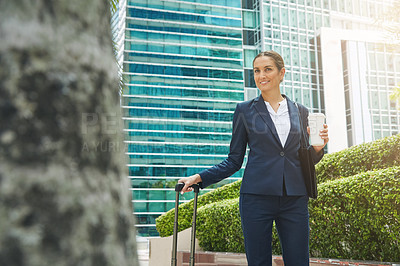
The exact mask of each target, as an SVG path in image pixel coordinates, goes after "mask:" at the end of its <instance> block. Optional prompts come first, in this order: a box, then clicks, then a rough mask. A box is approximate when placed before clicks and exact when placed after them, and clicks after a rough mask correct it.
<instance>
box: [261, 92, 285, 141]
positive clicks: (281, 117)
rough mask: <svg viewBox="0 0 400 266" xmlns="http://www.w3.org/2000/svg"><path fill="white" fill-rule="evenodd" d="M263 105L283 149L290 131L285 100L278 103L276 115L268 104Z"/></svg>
mask: <svg viewBox="0 0 400 266" xmlns="http://www.w3.org/2000/svg"><path fill="white" fill-rule="evenodd" d="M265 105H266V106H267V109H268V112H269V115H270V116H271V119H272V121H273V122H274V125H275V128H276V132H277V133H278V136H279V139H280V141H281V143H282V147H284V146H285V143H286V140H287V138H288V136H289V131H290V117H289V109H288V105H287V100H286V98H284V99H283V101H280V102H279V107H278V110H277V112H276V113H275V111H274V109H273V108H272V106H271V105H270V104H269V102H267V101H265Z"/></svg>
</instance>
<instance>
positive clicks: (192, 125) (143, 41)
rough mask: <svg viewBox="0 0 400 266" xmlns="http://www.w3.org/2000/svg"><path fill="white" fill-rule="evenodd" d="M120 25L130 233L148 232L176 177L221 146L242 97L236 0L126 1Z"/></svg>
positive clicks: (169, 203) (210, 160) (207, 160)
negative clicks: (132, 219) (134, 228)
mask: <svg viewBox="0 0 400 266" xmlns="http://www.w3.org/2000/svg"><path fill="white" fill-rule="evenodd" d="M125 27H126V28H125V41H124V49H123V50H124V51H123V75H124V80H125V83H126V89H125V90H124V92H123V95H122V99H121V104H122V106H123V117H124V123H125V124H124V128H125V133H126V137H125V142H126V144H127V155H128V167H129V178H130V180H131V186H132V187H131V190H132V197H133V199H134V213H135V215H136V217H137V221H138V225H137V228H138V233H139V234H140V235H142V236H155V235H158V233H157V231H156V230H155V218H156V217H158V216H159V215H160V214H162V213H164V212H166V211H168V210H169V209H171V208H173V207H174V204H175V203H174V201H175V191H174V187H175V184H176V181H177V180H178V179H179V178H181V177H185V176H189V175H192V174H195V173H197V172H199V171H200V170H202V169H205V168H207V167H210V166H212V165H214V164H216V163H218V162H220V161H221V160H223V159H224V158H225V157H226V155H227V153H228V151H229V141H230V137H231V128H232V125H231V123H232V115H233V111H234V109H235V107H236V104H237V103H238V102H241V101H243V99H244V98H243V92H244V86H243V82H244V81H243V52H242V20H241V9H240V2H238V1H214V0H213V1H161V0H155V1H154V0H151V1H143V0H130V1H127V2H126V24H125ZM241 174H242V170H241V171H239V172H238V173H236V174H235V175H234V176H233V177H232V178H230V179H227V180H225V181H223V182H222V183H228V182H232V181H233V180H237V179H238V178H240V176H241ZM210 189H212V188H209V189H206V190H203V191H202V192H201V193H205V192H207V191H209V190H210ZM191 194H192V193H187V194H185V195H184V196H183V197H184V199H185V200H189V199H190V198H191V197H192V196H193V195H191Z"/></svg>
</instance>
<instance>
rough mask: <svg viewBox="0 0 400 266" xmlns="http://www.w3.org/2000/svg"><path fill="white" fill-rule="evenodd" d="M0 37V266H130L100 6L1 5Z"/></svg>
mask: <svg viewBox="0 0 400 266" xmlns="http://www.w3.org/2000/svg"><path fill="white" fill-rule="evenodd" d="M0 36H1V41H0V265H7V266H14V265H29V266H30V265H35V266H36V265H37V266H39V265H40V266H46V265H51V266H63V265H71V266H78V265H96V266H106V265H118V266H123V265H138V261H137V253H136V244H135V233H134V230H135V229H134V225H133V222H132V220H133V219H132V218H133V217H132V214H131V213H132V207H131V202H130V197H131V196H130V195H129V190H128V188H129V184H128V179H127V178H126V176H127V172H126V169H125V156H124V154H123V151H124V146H123V142H122V135H121V134H122V133H121V132H122V124H121V122H122V120H121V113H120V104H119V95H118V82H119V81H118V74H117V66H116V64H115V59H114V57H113V51H112V41H111V29H110V3H109V1H108V0H103V1H94V0H88V1H79V0H59V1H48V0H36V1H28V0H13V1H1V2H0Z"/></svg>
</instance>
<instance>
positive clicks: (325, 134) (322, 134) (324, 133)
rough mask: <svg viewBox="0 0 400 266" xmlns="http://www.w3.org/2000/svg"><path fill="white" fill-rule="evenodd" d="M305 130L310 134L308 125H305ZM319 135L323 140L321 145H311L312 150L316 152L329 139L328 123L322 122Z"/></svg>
mask: <svg viewBox="0 0 400 266" xmlns="http://www.w3.org/2000/svg"><path fill="white" fill-rule="evenodd" d="M307 132H308V134H310V127H307ZM319 136H320V137H321V139H323V140H324V145H322V146H313V148H314V150H315V151H316V152H320V151H321V150H322V149H323V148H324V147H325V145H326V144H327V143H328V141H329V136H328V125H327V124H324V129H322V130H320V132H319Z"/></svg>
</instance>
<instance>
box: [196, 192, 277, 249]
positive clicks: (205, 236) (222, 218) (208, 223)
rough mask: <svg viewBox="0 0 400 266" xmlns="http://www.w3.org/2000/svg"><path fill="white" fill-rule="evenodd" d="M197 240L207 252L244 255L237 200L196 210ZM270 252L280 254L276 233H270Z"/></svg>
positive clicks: (225, 201) (220, 202) (274, 231)
mask: <svg viewBox="0 0 400 266" xmlns="http://www.w3.org/2000/svg"><path fill="white" fill-rule="evenodd" d="M196 232H197V235H196V237H197V239H198V240H199V245H200V246H201V247H202V248H203V249H204V250H207V251H217V252H218V251H219V252H235V253H244V252H245V250H244V239H243V232H242V227H241V222H240V214H239V198H235V199H229V200H223V201H219V202H215V203H211V204H208V205H206V206H203V207H201V208H200V209H199V210H198V217H197V230H196ZM272 252H273V254H281V248H280V244H279V240H278V233H277V231H276V229H275V227H274V229H273V231H272Z"/></svg>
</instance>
